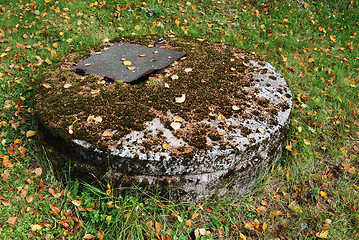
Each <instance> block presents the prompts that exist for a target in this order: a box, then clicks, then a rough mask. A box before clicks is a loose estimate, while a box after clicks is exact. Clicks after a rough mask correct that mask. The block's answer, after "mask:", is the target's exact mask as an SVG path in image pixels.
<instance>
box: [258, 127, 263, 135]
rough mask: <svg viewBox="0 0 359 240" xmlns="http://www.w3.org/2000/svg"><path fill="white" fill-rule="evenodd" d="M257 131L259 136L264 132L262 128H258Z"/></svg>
mask: <svg viewBox="0 0 359 240" xmlns="http://www.w3.org/2000/svg"><path fill="white" fill-rule="evenodd" d="M257 130H258V132H260V133H261V134H264V132H265V131H264V128H262V127H259V128H258V129H257Z"/></svg>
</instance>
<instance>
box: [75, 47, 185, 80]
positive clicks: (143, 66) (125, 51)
mask: <svg viewBox="0 0 359 240" xmlns="http://www.w3.org/2000/svg"><path fill="white" fill-rule="evenodd" d="M185 55H186V53H185V52H179V51H174V50H168V49H164V48H160V47H157V46H152V45H149V46H142V45H138V44H130V43H126V42H119V43H115V44H114V45H113V46H112V47H110V48H109V49H108V50H107V51H102V52H101V54H97V55H93V56H91V57H89V58H86V59H84V60H83V61H81V62H79V63H78V64H77V65H76V66H75V67H72V69H75V71H76V72H77V73H79V74H94V75H97V76H101V77H104V78H105V79H107V80H110V81H123V82H133V81H135V80H137V79H139V78H140V77H142V76H145V75H147V74H149V73H151V72H153V71H156V70H160V69H162V68H165V67H167V66H168V65H170V64H171V63H173V62H174V61H176V60H178V59H180V58H181V57H183V56H185Z"/></svg>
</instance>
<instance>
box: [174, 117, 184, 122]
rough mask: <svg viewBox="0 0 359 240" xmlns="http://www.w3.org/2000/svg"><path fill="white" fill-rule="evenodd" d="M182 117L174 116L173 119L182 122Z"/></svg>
mask: <svg viewBox="0 0 359 240" xmlns="http://www.w3.org/2000/svg"><path fill="white" fill-rule="evenodd" d="M182 120H183V119H182V118H181V117H179V116H174V117H173V121H175V122H182Z"/></svg>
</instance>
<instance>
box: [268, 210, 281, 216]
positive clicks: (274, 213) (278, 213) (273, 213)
mask: <svg viewBox="0 0 359 240" xmlns="http://www.w3.org/2000/svg"><path fill="white" fill-rule="evenodd" d="M279 215H282V212H281V211H273V212H271V213H270V214H269V218H272V217H276V216H279Z"/></svg>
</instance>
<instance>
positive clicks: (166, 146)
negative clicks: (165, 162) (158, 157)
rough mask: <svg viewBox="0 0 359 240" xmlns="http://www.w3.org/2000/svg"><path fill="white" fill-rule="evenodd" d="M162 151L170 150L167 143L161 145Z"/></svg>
mask: <svg viewBox="0 0 359 240" xmlns="http://www.w3.org/2000/svg"><path fill="white" fill-rule="evenodd" d="M162 147H163V149H170V148H171V146H170V145H169V144H168V143H164V144H162Z"/></svg>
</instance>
